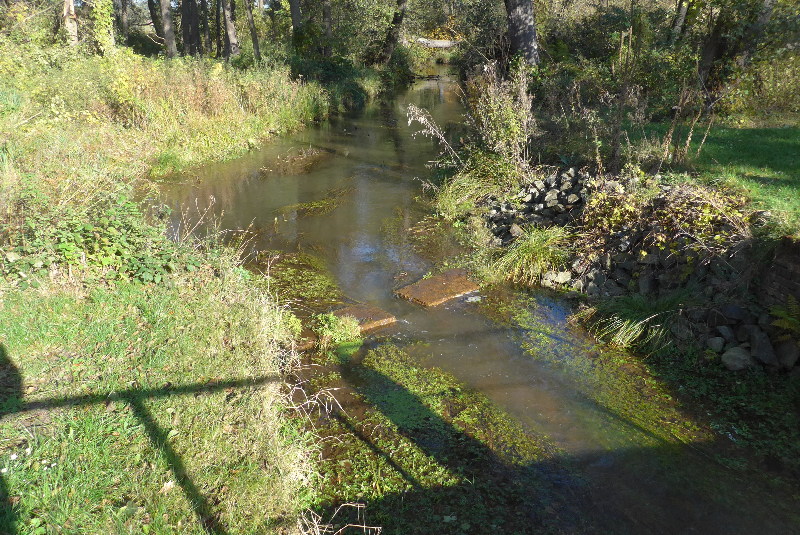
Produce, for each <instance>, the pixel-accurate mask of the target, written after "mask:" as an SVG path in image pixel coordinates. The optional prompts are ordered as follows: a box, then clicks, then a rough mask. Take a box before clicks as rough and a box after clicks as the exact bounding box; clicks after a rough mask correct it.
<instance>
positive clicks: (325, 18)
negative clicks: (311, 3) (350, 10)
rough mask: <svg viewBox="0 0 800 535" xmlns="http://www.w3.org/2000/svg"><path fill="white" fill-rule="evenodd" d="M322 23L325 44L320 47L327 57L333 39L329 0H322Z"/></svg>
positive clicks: (330, 53) (329, 54)
mask: <svg viewBox="0 0 800 535" xmlns="http://www.w3.org/2000/svg"><path fill="white" fill-rule="evenodd" d="M259 1H260V0H259ZM322 24H323V26H325V46H324V47H322V55H323V56H325V57H326V58H329V57H331V56H332V55H333V50H332V49H331V42H332V41H333V25H332V23H331V0H322Z"/></svg>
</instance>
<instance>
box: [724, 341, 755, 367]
mask: <svg viewBox="0 0 800 535" xmlns="http://www.w3.org/2000/svg"><path fill="white" fill-rule="evenodd" d="M720 358H721V359H722V363H723V364H724V365H725V367H726V368H728V369H729V370H731V371H739V370H744V369H746V368H749V367H750V366H752V365H753V364H755V361H753V357H751V356H750V352H749V351H748V350H747V349H745V348H743V347H732V348H730V349H729V350H727V351H726V352H725V353H723V354H722V357H720Z"/></svg>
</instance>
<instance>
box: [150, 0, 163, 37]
mask: <svg viewBox="0 0 800 535" xmlns="http://www.w3.org/2000/svg"><path fill="white" fill-rule="evenodd" d="M147 9H148V10H149V11H150V20H151V21H153V31H154V32H156V35H157V36H158V37H160V38H161V39H163V38H164V23H163V22H162V21H161V12H160V10H159V7H158V5H156V0H147Z"/></svg>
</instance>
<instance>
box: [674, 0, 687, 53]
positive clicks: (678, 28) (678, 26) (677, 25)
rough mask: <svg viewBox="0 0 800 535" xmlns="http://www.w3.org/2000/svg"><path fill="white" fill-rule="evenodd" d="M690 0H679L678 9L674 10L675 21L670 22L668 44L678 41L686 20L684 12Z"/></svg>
mask: <svg viewBox="0 0 800 535" xmlns="http://www.w3.org/2000/svg"><path fill="white" fill-rule="evenodd" d="M689 4H691V0H679V2H678V9H677V10H676V12H675V21H674V22H673V23H672V35H670V38H669V44H670V46H673V45H674V44H675V43H677V42H678V39H679V38H680V36H681V34H682V33H683V24H684V22H686V13H687V12H688V11H689Z"/></svg>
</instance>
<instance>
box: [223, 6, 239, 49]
mask: <svg viewBox="0 0 800 535" xmlns="http://www.w3.org/2000/svg"><path fill="white" fill-rule="evenodd" d="M222 14H223V16H224V18H225V34H226V35H227V37H228V38H227V43H226V44H227V46H226V48H227V50H226V54H225V57H226V58H234V57H236V56H238V55H239V54H240V53H241V49H240V48H239V39H238V38H237V37H236V27H235V26H234V25H233V13H232V12H231V0H222Z"/></svg>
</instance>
